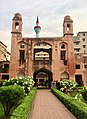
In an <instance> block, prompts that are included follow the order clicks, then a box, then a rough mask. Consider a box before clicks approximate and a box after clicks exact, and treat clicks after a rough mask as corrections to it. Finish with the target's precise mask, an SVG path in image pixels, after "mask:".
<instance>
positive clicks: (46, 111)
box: [29, 89, 76, 119]
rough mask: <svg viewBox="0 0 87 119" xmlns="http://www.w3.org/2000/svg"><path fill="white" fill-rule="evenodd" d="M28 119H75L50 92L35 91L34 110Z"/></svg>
mask: <svg viewBox="0 0 87 119" xmlns="http://www.w3.org/2000/svg"><path fill="white" fill-rule="evenodd" d="M29 119H76V118H75V117H74V116H73V114H72V113H71V112H70V111H68V109H67V108H66V107H65V106H64V105H63V104H62V103H61V102H60V101H59V100H58V99H57V98H56V97H55V96H54V95H53V94H52V93H51V92H50V90H45V89H44V90H37V94H36V97H35V103H34V109H33V110H32V113H31V115H30V118H29Z"/></svg>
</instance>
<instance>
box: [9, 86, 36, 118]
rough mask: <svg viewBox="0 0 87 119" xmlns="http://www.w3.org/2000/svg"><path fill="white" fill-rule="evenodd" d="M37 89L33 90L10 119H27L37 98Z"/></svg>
mask: <svg viewBox="0 0 87 119" xmlns="http://www.w3.org/2000/svg"><path fill="white" fill-rule="evenodd" d="M35 93H36V88H33V89H32V90H31V91H30V93H29V94H28V95H27V96H26V97H25V99H24V101H23V102H22V103H21V105H19V106H18V107H17V108H16V109H15V110H14V111H13V113H12V116H11V118H10V119H27V116H28V115H29V113H30V112H31V109H32V103H33V100H34V97H35Z"/></svg>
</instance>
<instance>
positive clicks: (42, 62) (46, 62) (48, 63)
mask: <svg viewBox="0 0 87 119" xmlns="http://www.w3.org/2000/svg"><path fill="white" fill-rule="evenodd" d="M33 65H34V66H51V65H52V60H34V61H33Z"/></svg>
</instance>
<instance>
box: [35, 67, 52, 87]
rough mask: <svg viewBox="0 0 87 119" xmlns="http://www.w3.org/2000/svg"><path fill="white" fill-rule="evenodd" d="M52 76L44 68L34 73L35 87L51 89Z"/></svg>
mask: <svg viewBox="0 0 87 119" xmlns="http://www.w3.org/2000/svg"><path fill="white" fill-rule="evenodd" d="M52 76H53V75H52V72H51V71H50V70H47V69H45V68H41V69H39V70H37V71H35V72H34V74H33V77H34V81H35V86H37V88H51V82H52V80H53V77H52Z"/></svg>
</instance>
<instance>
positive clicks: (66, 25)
mask: <svg viewBox="0 0 87 119" xmlns="http://www.w3.org/2000/svg"><path fill="white" fill-rule="evenodd" d="M63 35H64V36H65V35H73V20H72V19H71V17H70V16H68V15H66V16H65V17H64V22H63Z"/></svg>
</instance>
